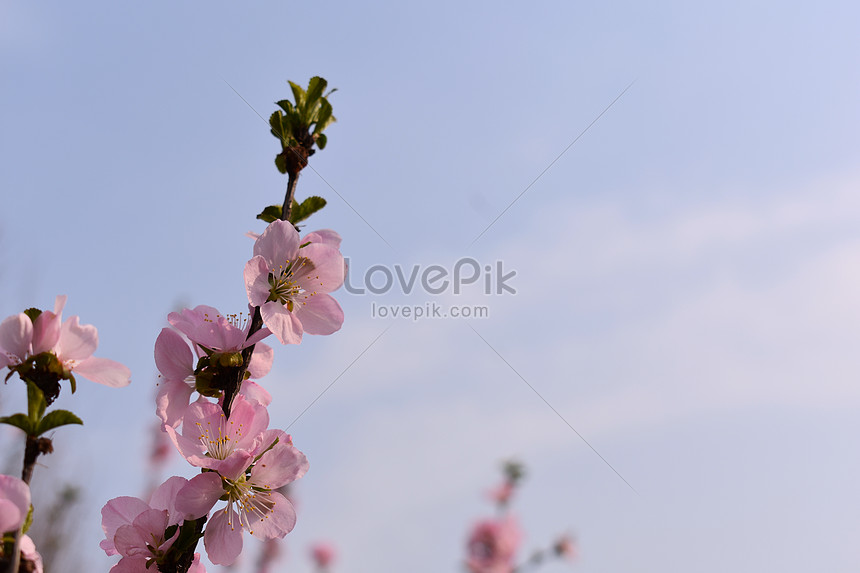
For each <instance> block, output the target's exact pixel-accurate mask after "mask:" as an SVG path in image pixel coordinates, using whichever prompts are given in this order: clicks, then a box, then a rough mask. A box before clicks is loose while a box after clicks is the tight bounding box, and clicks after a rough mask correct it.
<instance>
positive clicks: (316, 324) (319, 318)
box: [295, 293, 343, 334]
mask: <svg viewBox="0 0 860 573" xmlns="http://www.w3.org/2000/svg"><path fill="white" fill-rule="evenodd" d="M295 315H296V317H297V318H298V319H299V320H300V321H301V323H302V328H303V329H304V331H305V332H307V333H308V334H332V333H333V332H337V331H338V330H340V327H341V326H343V309H341V308H340V304H338V302H337V301H336V300H335V299H334V297H332V296H331V295H328V294H321V293H317V295H316V296H312V297H308V298H307V300H306V301H305V304H302V305H298V307H297V308H296V312H295Z"/></svg>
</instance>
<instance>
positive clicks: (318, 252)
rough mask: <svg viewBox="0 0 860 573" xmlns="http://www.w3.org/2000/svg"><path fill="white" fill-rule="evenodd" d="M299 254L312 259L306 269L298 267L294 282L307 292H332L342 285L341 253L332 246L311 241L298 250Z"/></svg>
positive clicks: (342, 267)
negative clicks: (310, 265) (310, 266)
mask: <svg viewBox="0 0 860 573" xmlns="http://www.w3.org/2000/svg"><path fill="white" fill-rule="evenodd" d="M299 255H301V256H302V257H306V258H308V259H310V260H311V261H313V267H312V268H310V270H308V271H304V270H303V268H304V267H303V268H302V269H298V270H297V271H296V274H295V278H296V282H297V283H298V284H299V286H301V287H302V288H303V289H305V290H306V291H308V292H332V291H334V290H337V289H339V288H340V287H341V285H343V278H344V266H343V255H341V254H340V251H338V250H337V249H335V248H334V247H330V246H328V245H323V244H320V243H311V244H310V245H308V246H307V247H304V248H303V249H301V250H300V251H299Z"/></svg>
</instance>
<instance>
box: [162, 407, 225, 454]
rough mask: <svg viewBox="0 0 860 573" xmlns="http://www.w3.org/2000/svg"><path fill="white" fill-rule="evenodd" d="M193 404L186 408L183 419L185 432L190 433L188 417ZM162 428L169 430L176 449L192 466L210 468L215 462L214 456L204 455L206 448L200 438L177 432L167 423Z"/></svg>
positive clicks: (168, 433) (169, 435)
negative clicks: (191, 437)
mask: <svg viewBox="0 0 860 573" xmlns="http://www.w3.org/2000/svg"><path fill="white" fill-rule="evenodd" d="M193 406H194V404H191V406H189V407H188V409H186V410H185V412H186V414H185V420H183V422H182V426H183V432H186V433H188V434H189V435H190V434H191V432H190V431H188V430H186V428H187V427H188V426H189V425H190V423H189V421H188V419H187V417H188V411H189V410H191V408H192V407H193ZM162 429H163V430H164V431H165V432H167V435H168V437H169V438H170V441H172V442H173V445H174V446H176V449H177V450H179V453H180V454H182V457H184V458H185V459H186V460H188V463H189V464H191V465H192V466H197V467H198V468H209V467H211V466H212V464H213V463H214V462H215V460H214V459H213V458H209V457H206V456H205V455H204V454H205V453H206V449H205V448H204V447H203V445H202V444H201V443H200V441H199V440H197V439H190V438H187V437H185V436H184V435H182V434H179V433H177V432H176V429H175V428H173V427H172V426H168V425H166V424H165V425H164V426H163V427H162Z"/></svg>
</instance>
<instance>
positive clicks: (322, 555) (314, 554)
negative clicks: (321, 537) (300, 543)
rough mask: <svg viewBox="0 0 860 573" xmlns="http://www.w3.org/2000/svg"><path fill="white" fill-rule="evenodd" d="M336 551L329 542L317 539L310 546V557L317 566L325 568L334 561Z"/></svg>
mask: <svg viewBox="0 0 860 573" xmlns="http://www.w3.org/2000/svg"><path fill="white" fill-rule="evenodd" d="M336 555H337V553H336V552H335V550H334V546H333V545H332V544H331V543H326V542H325V541H319V542H317V543H314V544H313V545H312V546H311V558H312V559H313V560H314V563H316V566H317V567H321V568H323V569H325V568H326V567H328V566H329V565H331V564H332V563H333V562H334V559H335V556H336Z"/></svg>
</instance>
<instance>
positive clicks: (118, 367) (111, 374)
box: [73, 356, 131, 388]
mask: <svg viewBox="0 0 860 573" xmlns="http://www.w3.org/2000/svg"><path fill="white" fill-rule="evenodd" d="M73 371H74V372H75V373H76V374H80V375H81V376H83V377H84V378H86V379H88V380H92V381H93V382H96V383H98V384H104V385H105V386H110V387H111V388H122V387H123V386H128V385H129V384H131V370H129V369H128V368H127V367H126V366H124V365H122V364H120V363H119V362H116V361H114V360H108V359H107V358H96V357H95V356H91V357H89V358H87V359H86V360H84V361H83V362H80V363H79V364H78V365H77V366H75V367H74V368H73Z"/></svg>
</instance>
